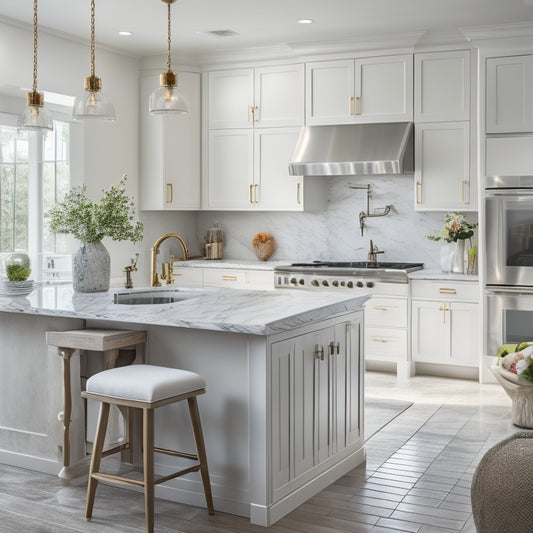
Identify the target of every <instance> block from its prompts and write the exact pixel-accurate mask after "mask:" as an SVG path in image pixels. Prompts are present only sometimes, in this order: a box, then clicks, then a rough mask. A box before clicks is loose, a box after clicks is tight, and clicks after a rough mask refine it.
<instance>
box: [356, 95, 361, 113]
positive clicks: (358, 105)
mask: <svg viewBox="0 0 533 533" xmlns="http://www.w3.org/2000/svg"><path fill="white" fill-rule="evenodd" d="M355 114H356V115H360V114H361V97H360V96H356V97H355Z"/></svg>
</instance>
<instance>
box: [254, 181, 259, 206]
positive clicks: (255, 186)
mask: <svg viewBox="0 0 533 533" xmlns="http://www.w3.org/2000/svg"><path fill="white" fill-rule="evenodd" d="M258 188H259V185H254V204H258V203H259V200H258V199H257V189H258Z"/></svg>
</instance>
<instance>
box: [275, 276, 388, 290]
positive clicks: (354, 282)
mask: <svg viewBox="0 0 533 533" xmlns="http://www.w3.org/2000/svg"><path fill="white" fill-rule="evenodd" d="M275 285H276V287H277V288H292V289H307V290H335V291H339V290H344V291H350V290H351V291H353V290H359V291H362V292H366V293H369V292H370V293H372V292H374V291H375V290H376V289H377V288H379V287H380V285H383V283H382V282H379V281H378V280H375V279H368V278H365V279H363V278H357V277H354V276H324V275H313V274H301V273H294V272H293V273H281V272H277V273H276V274H275Z"/></svg>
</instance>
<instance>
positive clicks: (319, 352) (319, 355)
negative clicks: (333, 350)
mask: <svg viewBox="0 0 533 533" xmlns="http://www.w3.org/2000/svg"><path fill="white" fill-rule="evenodd" d="M315 357H316V358H317V359H320V360H321V361H323V360H324V346H320V348H319V347H318V345H317V347H316V351H315Z"/></svg>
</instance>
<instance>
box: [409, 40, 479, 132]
mask: <svg viewBox="0 0 533 533" xmlns="http://www.w3.org/2000/svg"><path fill="white" fill-rule="evenodd" d="M461 120H470V51H469V50H457V51H453V52H429V53H423V54H416V55H415V122H456V121H461Z"/></svg>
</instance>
